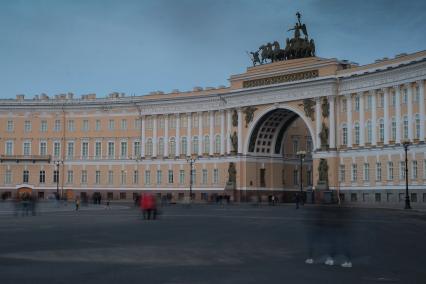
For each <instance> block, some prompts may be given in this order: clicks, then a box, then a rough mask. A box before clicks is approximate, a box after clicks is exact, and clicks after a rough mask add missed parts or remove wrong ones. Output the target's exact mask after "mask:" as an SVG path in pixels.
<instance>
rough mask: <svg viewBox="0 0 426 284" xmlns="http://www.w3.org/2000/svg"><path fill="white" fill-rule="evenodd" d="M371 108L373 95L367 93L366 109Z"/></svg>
mask: <svg viewBox="0 0 426 284" xmlns="http://www.w3.org/2000/svg"><path fill="white" fill-rule="evenodd" d="M372 108H373V96H372V95H368V96H367V109H372Z"/></svg>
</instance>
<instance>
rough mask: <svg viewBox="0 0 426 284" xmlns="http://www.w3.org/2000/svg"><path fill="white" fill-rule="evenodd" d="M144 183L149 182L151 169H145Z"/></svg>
mask: <svg viewBox="0 0 426 284" xmlns="http://www.w3.org/2000/svg"><path fill="white" fill-rule="evenodd" d="M145 184H147V185H148V184H151V171H150V170H147V171H145Z"/></svg>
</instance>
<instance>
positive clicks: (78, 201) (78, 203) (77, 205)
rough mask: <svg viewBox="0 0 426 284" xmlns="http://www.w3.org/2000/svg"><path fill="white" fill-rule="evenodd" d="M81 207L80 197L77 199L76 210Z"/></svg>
mask: <svg viewBox="0 0 426 284" xmlns="http://www.w3.org/2000/svg"><path fill="white" fill-rule="evenodd" d="M79 207H80V199H78V198H76V199H75V211H78V208H79Z"/></svg>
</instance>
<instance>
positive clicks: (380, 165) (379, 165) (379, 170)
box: [376, 163, 382, 181]
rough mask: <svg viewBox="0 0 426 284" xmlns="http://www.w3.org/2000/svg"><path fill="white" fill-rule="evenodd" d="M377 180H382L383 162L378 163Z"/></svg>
mask: <svg viewBox="0 0 426 284" xmlns="http://www.w3.org/2000/svg"><path fill="white" fill-rule="evenodd" d="M376 181H382V163H376Z"/></svg>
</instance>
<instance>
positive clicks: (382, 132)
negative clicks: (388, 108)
mask: <svg viewBox="0 0 426 284" xmlns="http://www.w3.org/2000/svg"><path fill="white" fill-rule="evenodd" d="M379 141H380V142H383V141H385V121H384V120H383V118H381V119H380V120H379Z"/></svg>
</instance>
